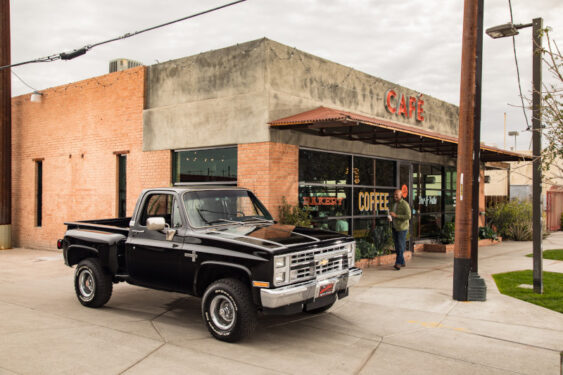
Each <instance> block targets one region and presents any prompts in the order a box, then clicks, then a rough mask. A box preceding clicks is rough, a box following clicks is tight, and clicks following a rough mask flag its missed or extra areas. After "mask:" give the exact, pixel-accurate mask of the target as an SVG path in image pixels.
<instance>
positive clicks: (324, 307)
mask: <svg viewBox="0 0 563 375" xmlns="http://www.w3.org/2000/svg"><path fill="white" fill-rule="evenodd" d="M333 305H334V302H333V303H329V304H328V305H325V306H323V307H319V308H316V309H312V310H305V312H306V313H308V314H320V313H323V312H325V311H326V310H328V309H330V308H331V307H332V306H333Z"/></svg>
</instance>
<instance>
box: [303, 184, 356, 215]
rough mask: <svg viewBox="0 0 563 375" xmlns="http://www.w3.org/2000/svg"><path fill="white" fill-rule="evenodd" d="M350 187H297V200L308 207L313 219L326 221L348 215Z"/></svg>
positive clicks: (349, 209) (349, 211) (349, 212)
mask: <svg viewBox="0 0 563 375" xmlns="http://www.w3.org/2000/svg"><path fill="white" fill-rule="evenodd" d="M351 194H352V189H351V188H349V187H339V186H310V185H304V186H300V187H299V201H300V202H301V204H302V205H303V206H307V207H309V210H310V212H311V217H312V218H313V221H323V220H324V221H326V220H328V218H329V217H330V218H334V217H337V216H350V214H351V204H352V201H351V199H350V197H351Z"/></svg>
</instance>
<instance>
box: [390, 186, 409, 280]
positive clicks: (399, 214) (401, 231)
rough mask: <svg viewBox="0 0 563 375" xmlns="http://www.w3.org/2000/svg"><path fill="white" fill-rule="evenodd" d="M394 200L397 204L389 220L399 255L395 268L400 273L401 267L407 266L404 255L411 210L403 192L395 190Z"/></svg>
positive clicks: (394, 205)
mask: <svg viewBox="0 0 563 375" xmlns="http://www.w3.org/2000/svg"><path fill="white" fill-rule="evenodd" d="M393 198H395V202H394V203H393V207H392V209H391V211H390V212H389V216H390V217H389V220H391V221H392V223H393V243H394V244H395V253H397V258H396V259H395V265H394V266H393V267H394V268H395V269H396V270H397V271H399V270H400V269H401V267H404V266H405V258H404V256H403V253H404V252H405V247H406V242H407V231H408V230H409V220H410V218H411V208H410V206H409V204H408V203H407V201H405V200H404V199H403V192H402V191H401V190H398V189H397V190H395V191H394V193H393Z"/></svg>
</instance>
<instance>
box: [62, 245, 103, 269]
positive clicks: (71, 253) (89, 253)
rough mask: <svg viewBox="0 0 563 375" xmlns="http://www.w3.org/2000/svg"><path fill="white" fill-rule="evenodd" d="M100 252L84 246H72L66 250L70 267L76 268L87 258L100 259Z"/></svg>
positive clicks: (67, 262) (66, 258) (66, 257)
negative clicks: (76, 265) (75, 266)
mask: <svg viewBox="0 0 563 375" xmlns="http://www.w3.org/2000/svg"><path fill="white" fill-rule="evenodd" d="M99 257H100V251H99V250H98V249H96V248H94V247H90V246H84V245H70V246H69V247H68V248H66V249H65V260H66V264H67V265H68V266H74V265H75V264H78V263H80V261H81V260H83V259H86V258H99Z"/></svg>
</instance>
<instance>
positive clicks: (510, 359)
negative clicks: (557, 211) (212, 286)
mask: <svg viewBox="0 0 563 375" xmlns="http://www.w3.org/2000/svg"><path fill="white" fill-rule="evenodd" d="M550 248H551V249H553V248H563V232H558V233H554V234H552V235H551V236H550V237H549V238H548V239H546V240H545V241H544V249H550ZM531 249H532V245H531V242H504V243H502V244H500V245H497V246H491V247H485V248H481V249H480V254H479V255H480V256H479V274H480V275H481V276H482V277H483V278H484V279H485V280H486V283H487V287H488V291H487V301H486V302H456V301H453V300H452V283H453V281H452V274H453V271H452V270H453V267H452V264H453V255H452V254H432V253H429V254H426V253H417V254H415V256H414V258H413V260H412V261H411V262H410V263H409V264H408V265H407V267H406V268H404V269H401V270H400V271H395V270H393V268H392V267H391V266H389V267H378V268H370V269H367V270H366V271H365V274H364V277H363V280H362V282H361V283H360V285H359V286H357V287H355V288H354V289H353V290H352V291H351V293H350V297H348V298H346V299H343V300H342V301H339V302H338V303H337V304H336V305H335V306H334V307H333V308H332V309H330V310H329V311H328V312H327V313H324V314H321V315H318V316H310V315H306V314H301V315H297V316H292V317H267V316H266V317H261V318H260V322H259V326H258V329H257V331H256V333H255V335H254V336H253V337H252V338H250V339H249V340H247V341H244V342H242V343H239V344H226V343H222V342H219V341H217V340H215V339H213V338H211V337H210V336H209V334H208V333H207V330H206V329H205V327H204V326H203V323H202V320H201V316H200V303H199V300H198V299H196V298H192V297H188V296H184V295H180V294H174V293H166V292H158V291H152V290H149V289H144V288H139V287H134V286H130V285H126V284H123V283H121V284H119V285H116V286H115V287H114V292H113V296H112V299H111V300H110V301H109V303H108V304H107V305H106V307H104V308H101V309H89V308H85V307H83V306H82V305H80V304H79V303H78V301H77V300H76V297H75V294H74V289H73V273H74V270H73V269H70V268H68V267H66V266H65V265H64V264H63V260H62V256H61V254H60V252H54V251H38V250H27V249H14V250H7V251H1V252H0V315H1V317H2V319H1V320H0V375H3V374H55V373H56V374H60V373H62V374H76V373H86V374H121V373H125V374H155V373H159V374H160V373H163V374H166V373H178V374H214V373H229V374H239V373H241V374H304V373H305V374H356V373H361V374H475V373H478V374H514V373H517V374H559V373H560V371H561V370H560V351H562V350H563V314H560V313H557V312H554V311H551V310H547V309H544V308H542V307H539V306H535V305H532V304H528V303H526V302H523V301H520V300H517V299H513V298H511V297H507V296H504V295H501V294H500V293H499V292H498V290H497V288H496V286H495V283H494V281H493V279H492V277H491V274H492V273H498V272H505V271H511V270H520V269H531V268H532V259H531V258H527V257H525V255H526V254H528V253H530V252H531ZM544 270H545V271H554V272H562V273H563V262H558V261H550V260H544Z"/></svg>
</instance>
